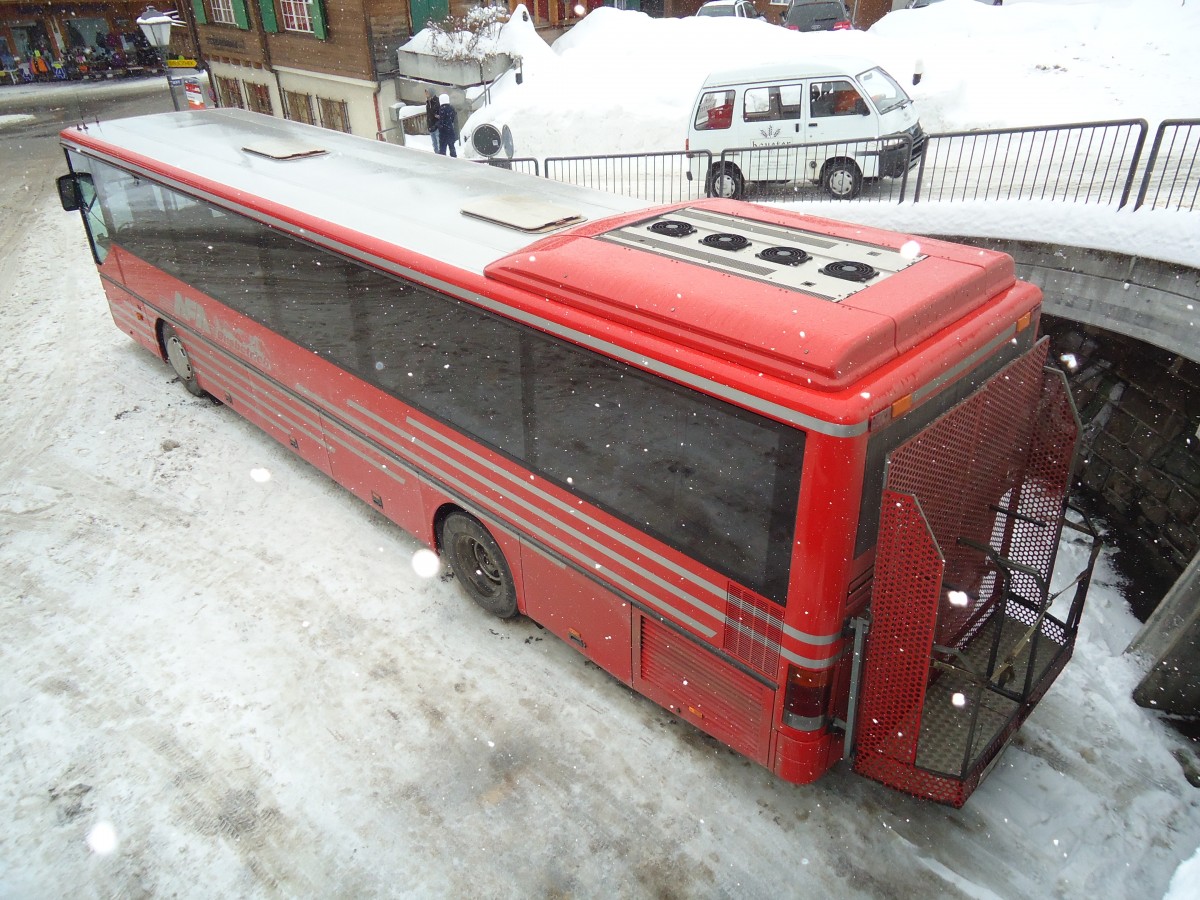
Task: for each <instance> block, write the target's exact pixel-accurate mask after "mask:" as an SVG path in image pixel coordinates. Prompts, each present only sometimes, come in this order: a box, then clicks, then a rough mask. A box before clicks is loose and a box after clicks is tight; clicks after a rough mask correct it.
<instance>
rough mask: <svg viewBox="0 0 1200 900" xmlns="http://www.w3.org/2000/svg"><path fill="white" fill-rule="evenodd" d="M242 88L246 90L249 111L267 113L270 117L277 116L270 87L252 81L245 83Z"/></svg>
mask: <svg viewBox="0 0 1200 900" xmlns="http://www.w3.org/2000/svg"><path fill="white" fill-rule="evenodd" d="M242 87H243V88H245V89H246V108H247V109H249V110H250V111H251V112H257V113H266V114H267V115H268V116H273V115H275V109H274V107H272V106H271V89H270V88H269V87H267V86H266V85H265V84H254V83H253V82H250V81H243V82H242Z"/></svg>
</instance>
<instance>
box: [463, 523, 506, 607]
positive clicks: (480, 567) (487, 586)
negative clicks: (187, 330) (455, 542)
mask: <svg viewBox="0 0 1200 900" xmlns="http://www.w3.org/2000/svg"><path fill="white" fill-rule="evenodd" d="M459 550H460V556H461V557H462V558H463V559H468V560H470V561H471V562H472V563H473V565H472V567H471V571H470V572H469V573H466V574H467V578H468V579H470V581H471V584H472V585H474V586H475V588H476V590H478V591H479V592H480V593H481V594H484V595H486V596H491V595H493V594H495V593H496V592H497V591H498V590H500V588H501V587H502V586H503V585H504V580H503V578H502V576H501V572H500V566H499V565H498V564H497V563H496V560H495V559H493V558H492V554H491V553H489V552H488V549H487V547H485V546H484V545H483V544H482V543H480V542H479V541H477V540H475V539H474V538H472V537H467V536H464V537H462V538H460V541H459Z"/></svg>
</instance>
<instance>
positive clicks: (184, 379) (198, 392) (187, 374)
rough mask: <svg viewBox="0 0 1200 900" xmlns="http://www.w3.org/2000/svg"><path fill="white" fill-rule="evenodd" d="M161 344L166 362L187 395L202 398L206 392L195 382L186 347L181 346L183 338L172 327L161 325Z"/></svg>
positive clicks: (194, 374) (194, 373)
mask: <svg viewBox="0 0 1200 900" xmlns="http://www.w3.org/2000/svg"><path fill="white" fill-rule="evenodd" d="M162 344H163V352H164V353H165V354H166V357H167V362H168V363H169V364H170V366H171V368H172V369H174V370H175V374H176V375H178V376H179V381H180V383H181V384H182V385H183V386H184V387H185V388H187V392H188V393H189V394H192V395H194V396H196V397H203V396H204V395H205V393H206V391H205V390H204V388H202V387H200V382H198V381H197V380H196V372H195V370H194V369H193V368H192V361H191V359H190V358H189V357H188V352H187V347H185V346H184V345H183V338H181V337H180V336H179V332H177V331H176V330H175V328H174V326H172V325H167V324H165V323H164V324H163V327H162Z"/></svg>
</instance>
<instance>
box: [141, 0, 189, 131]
mask: <svg viewBox="0 0 1200 900" xmlns="http://www.w3.org/2000/svg"><path fill="white" fill-rule="evenodd" d="M178 15H179V13H177V12H175V10H171V11H170V12H159V11H158V10H157V9H155V8H154V7H153V6H147V7H146V11H145V12H144V13H142V14H141V15H140V16H138V17H137V23H138V28H140V29H142V34H143V35H145V37H146V40H147V41H148V42H149V44H150V46H151V47H153V48H154V49H155V51H157V53H158V56H159V61H160V62H161V63H162V67H163V71H164V72H166V73H167V90H168V91H170V93H171V105H172V106H174V107H175V110H176V112H178V111H179V100H178V99H177V98H176V96H175V91H174V90H172V88H171V73H170V71H169V70H168V68H167V47H169V46H170V45H171V26H173V25H182V24H183V23H182V22H180V21H179V19H178Z"/></svg>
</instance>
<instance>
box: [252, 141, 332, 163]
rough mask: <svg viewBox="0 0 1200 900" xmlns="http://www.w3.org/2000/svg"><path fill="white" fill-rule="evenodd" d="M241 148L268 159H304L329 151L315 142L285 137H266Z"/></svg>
mask: <svg viewBox="0 0 1200 900" xmlns="http://www.w3.org/2000/svg"><path fill="white" fill-rule="evenodd" d="M242 149H243V150H245V151H247V152H248V153H254V154H257V155H258V156H265V157H267V158H268V159H280V160H283V159H304V158H305V157H308V156H320V155H321V154H323V153H328V152H329V151H328V150H326V149H325V148H324V147H321V146H318V145H317V144H309V143H305V142H303V141H294V140H288V139H286V138H266V139H264V140H261V141H255V142H254V143H253V144H246V145H245V146H244V147H242Z"/></svg>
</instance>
